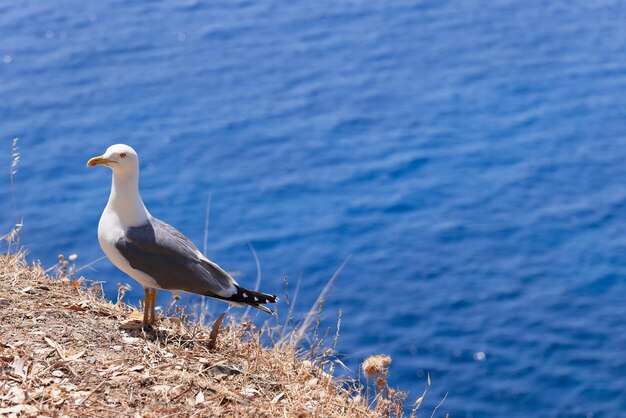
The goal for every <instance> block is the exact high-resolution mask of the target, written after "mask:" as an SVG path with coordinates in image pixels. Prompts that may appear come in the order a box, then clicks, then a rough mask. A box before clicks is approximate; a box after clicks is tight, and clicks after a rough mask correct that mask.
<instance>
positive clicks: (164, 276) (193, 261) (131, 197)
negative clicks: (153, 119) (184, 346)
mask: <svg viewBox="0 0 626 418" xmlns="http://www.w3.org/2000/svg"><path fill="white" fill-rule="evenodd" d="M101 165H102V166H106V167H109V168H110V169H111V171H112V172H113V181H112V184H111V194H110V196H109V201H108V203H107V205H106V207H105V208H104V211H103V212H102V216H101V217H100V222H99V224H98V241H99V242H100V247H102V250H103V251H104V253H105V254H106V256H107V257H108V258H109V260H111V262H112V263H113V264H114V265H115V266H116V267H117V268H119V269H120V270H122V271H123V272H124V273H126V274H128V275H129V276H130V277H132V278H133V279H135V280H137V281H138V282H139V283H140V284H141V285H142V286H143V287H144V291H145V296H146V298H145V300H144V304H143V305H144V312H143V327H144V328H148V327H150V326H152V325H154V322H155V315H154V308H155V306H154V305H155V301H156V294H157V289H162V290H170V291H174V292H188V293H195V294H198V295H202V296H208V297H211V298H214V299H219V300H222V301H225V302H228V303H230V304H232V305H235V306H239V307H241V306H244V305H250V306H252V307H254V308H257V309H260V310H262V311H264V312H267V313H269V314H273V311H272V310H271V309H269V308H267V307H265V306H263V304H266V303H276V301H277V300H278V299H277V297H276V295H268V294H266V293H261V292H257V291H254V290H249V289H244V288H243V287H241V286H239V284H238V283H237V282H236V281H235V279H233V277H232V276H231V275H230V274H228V273H226V272H225V271H224V270H223V269H222V268H221V267H220V266H218V265H217V264H215V263H214V262H213V261H211V260H209V259H208V258H206V257H205V256H204V255H203V254H202V253H201V252H200V250H198V248H197V247H196V246H195V245H194V244H193V242H191V240H189V238H187V237H186V236H184V235H183V234H182V233H181V232H179V231H178V230H177V229H176V228H174V227H173V226H171V225H169V224H167V223H165V222H163V221H161V220H159V219H157V218H155V217H153V216H152V215H150V212H148V210H147V209H146V206H145V205H144V203H143V200H142V199H141V195H140V194H139V157H138V156H137V153H136V152H135V150H134V149H132V148H131V147H130V146H128V145H124V144H116V145H112V146H110V147H109V148H107V150H106V152H105V153H104V154H103V155H100V156H98V157H94V158H92V159H90V160H89V161H88V162H87V167H95V166H101Z"/></svg>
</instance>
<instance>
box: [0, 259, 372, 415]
mask: <svg viewBox="0 0 626 418" xmlns="http://www.w3.org/2000/svg"><path fill="white" fill-rule="evenodd" d="M137 314H138V313H137V311H136V310H135V309H134V308H133V307H130V306H127V305H125V304H124V303H123V302H118V303H115V304H114V303H112V302H110V301H107V300H106V299H104V298H103V297H102V296H101V290H100V288H99V287H98V286H88V284H87V283H85V282H81V281H80V280H70V279H68V278H56V279H54V278H52V277H50V276H49V275H47V274H46V273H45V272H44V270H43V269H42V268H41V267H40V266H29V265H27V264H26V263H25V261H24V258H23V256H22V255H20V254H13V255H0V416H3V415H8V416H11V415H12V414H13V415H15V416H49V417H56V416H64V415H67V416H71V417H76V416H96V415H97V416H99V417H109V416H115V417H118V416H137V417H156V416H159V417H166V416H172V417H180V416H182V417H186V416H189V417H191V416H220V417H221V416H237V417H240V416H241V417H246V416H250V417H252V416H254V417H263V416H265V417H298V416H302V417H305V416H306V417H309V416H320V417H321V416H324V417H326V416H331V417H335V416H336V417H339V416H350V417H359V416H368V417H369V416H378V415H379V413H380V411H377V412H376V411H373V410H372V409H371V408H370V407H369V406H368V404H367V401H366V400H365V399H364V398H362V397H361V396H358V395H359V390H358V388H354V389H349V387H350V385H346V384H342V383H341V382H340V381H338V380H337V379H335V378H333V377H332V376H330V375H329V374H327V373H325V372H324V371H323V370H322V369H321V368H319V367H318V366H317V365H316V362H315V361H311V360H302V359H301V358H300V357H299V356H298V353H297V350H296V348H294V346H293V345H290V344H278V345H276V346H275V347H273V348H271V349H268V348H266V347H264V346H263V344H261V342H260V341H261V340H263V339H264V338H266V337H267V335H264V333H267V332H270V331H269V330H266V329H258V328H256V327H255V326H254V325H253V324H252V323H250V322H243V323H241V324H235V323H230V324H228V325H226V326H225V327H224V328H223V329H222V330H221V331H220V333H219V336H218V340H217V346H216V349H214V350H211V349H209V340H210V329H209V328H207V327H204V326H201V325H193V326H191V325H190V326H185V325H184V324H183V323H182V322H181V321H180V320H179V319H177V318H166V317H162V318H161V320H160V323H159V324H158V330H157V331H152V332H144V331H142V330H141V329H137V327H136V326H134V324H135V321H134V320H133V318H135V317H136V316H137ZM124 328H126V329H124ZM269 337H270V338H271V335H269Z"/></svg>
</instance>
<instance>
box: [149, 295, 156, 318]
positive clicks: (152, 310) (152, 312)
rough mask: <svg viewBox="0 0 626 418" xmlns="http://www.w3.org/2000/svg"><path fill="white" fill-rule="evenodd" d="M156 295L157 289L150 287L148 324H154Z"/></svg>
mask: <svg viewBox="0 0 626 418" xmlns="http://www.w3.org/2000/svg"><path fill="white" fill-rule="evenodd" d="M156 296H157V290H156V289H152V299H151V306H150V325H154V322H155V314H154V308H156Z"/></svg>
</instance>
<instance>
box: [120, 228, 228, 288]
mask: <svg viewBox="0 0 626 418" xmlns="http://www.w3.org/2000/svg"><path fill="white" fill-rule="evenodd" d="M115 247H116V248H117V249H118V251H119V252H120V253H122V255H123V256H124V257H125V258H126V259H127V260H128V262H129V263H130V265H131V267H133V268H134V269H137V270H140V271H142V272H144V273H146V274H147V275H149V276H150V277H152V278H153V279H154V280H155V281H156V282H157V283H158V284H159V286H161V288H163V289H166V290H180V291H185V292H190V293H198V294H201V295H207V296H211V295H218V296H224V297H229V296H231V295H232V294H233V293H236V292H237V289H236V287H235V285H236V284H237V282H235V280H234V279H233V278H232V277H231V276H230V275H229V274H228V273H226V272H225V271H224V270H222V269H221V268H220V267H219V266H218V265H217V264H215V263H212V262H211V261H209V260H207V259H205V258H202V257H201V256H200V254H201V253H200V251H199V250H198V248H197V247H196V246H195V245H194V244H193V242H191V241H190V240H189V239H188V238H187V237H186V236H184V235H183V234H182V233H180V231H178V230H177V229H176V228H174V227H173V226H171V225H168V224H166V223H165V222H163V221H160V220H158V219H156V218H152V217H151V218H150V219H149V221H148V223H147V224H145V225H142V226H138V227H132V228H128V229H127V230H126V231H125V234H124V237H122V238H121V239H120V240H118V241H117V242H116V243H115Z"/></svg>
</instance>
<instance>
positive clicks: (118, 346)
mask: <svg viewBox="0 0 626 418" xmlns="http://www.w3.org/2000/svg"><path fill="white" fill-rule="evenodd" d="M111 348H112V349H113V351H122V346H121V345H114V346H113V347H111Z"/></svg>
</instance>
